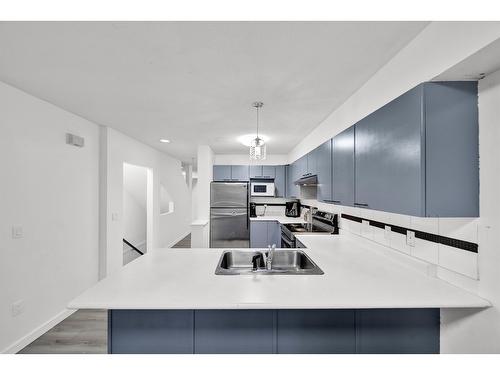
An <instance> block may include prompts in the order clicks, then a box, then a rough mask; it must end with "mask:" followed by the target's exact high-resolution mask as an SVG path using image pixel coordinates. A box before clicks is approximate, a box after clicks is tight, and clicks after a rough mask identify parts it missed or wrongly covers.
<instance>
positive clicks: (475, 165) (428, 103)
mask: <svg viewBox="0 0 500 375" xmlns="http://www.w3.org/2000/svg"><path fill="white" fill-rule="evenodd" d="M424 94H425V102H424V105H425V158H426V163H425V172H426V174H425V175H426V179H425V180H426V187H425V212H426V216H432V217H436V216H442V217H478V216H479V124H478V101H477V98H478V96H477V95H478V92H477V82H433V83H426V84H424Z"/></svg>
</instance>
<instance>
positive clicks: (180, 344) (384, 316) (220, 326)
mask: <svg viewBox="0 0 500 375" xmlns="http://www.w3.org/2000/svg"><path fill="white" fill-rule="evenodd" d="M221 277H224V276H221ZM439 323H440V322H439V309H362V310H347V309H345V310H343V309H339V310H335V309H333V310H332V309H328V310H327V309H325V310H317V309H305V310H304V309H301V310H300V309H297V310H260V309H259V310H111V311H109V314H108V327H109V330H108V351H109V352H110V353H122V354H127V353H165V354H182V353H217V354H230V353H304V354H305V353H318V354H319V353H332V354H333V353H364V354H368V353H404V354H410V353H412V354H416V353H419V354H429V353H439V329H440V328H439V327H440V326H439Z"/></svg>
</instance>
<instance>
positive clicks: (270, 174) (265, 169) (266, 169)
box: [262, 165, 276, 178]
mask: <svg viewBox="0 0 500 375" xmlns="http://www.w3.org/2000/svg"><path fill="white" fill-rule="evenodd" d="M275 177H276V167H275V166H274V165H263V166H262V178H275Z"/></svg>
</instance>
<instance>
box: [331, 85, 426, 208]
mask: <svg viewBox="0 0 500 375" xmlns="http://www.w3.org/2000/svg"><path fill="white" fill-rule="evenodd" d="M422 95H423V87H422V85H420V86H417V87H416V88H414V89H412V90H410V91H408V92H406V93H405V94H403V95H401V96H400V97H398V98H397V99H395V100H393V101H392V102H390V103H389V104H387V105H385V106H384V107H382V108H380V109H379V110H377V111H375V112H373V113H372V114H371V115H369V116H367V117H365V118H364V119H362V120H361V121H359V122H358V123H357V124H356V125H355V181H356V183H355V202H354V204H355V206H359V207H365V208H370V209H374V210H382V211H388V212H396V213H399V214H405V215H413V216H424V205H423V202H424V181H423V178H424V177H425V176H424V174H423V171H424V170H423V168H424V154H423V150H422V147H423V143H422V132H423V128H422V105H421V103H422ZM334 158H335V155H334Z"/></svg>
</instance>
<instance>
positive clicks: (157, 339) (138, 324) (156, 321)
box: [108, 310, 194, 354]
mask: <svg viewBox="0 0 500 375" xmlns="http://www.w3.org/2000/svg"><path fill="white" fill-rule="evenodd" d="M193 314H194V311H193V310H109V312H108V351H109V352H110V353H115V354H156V353H158V354H161V353H168V354H192V353H193V348H194V342H193V330H194V326H193V320H194V319H193Z"/></svg>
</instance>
